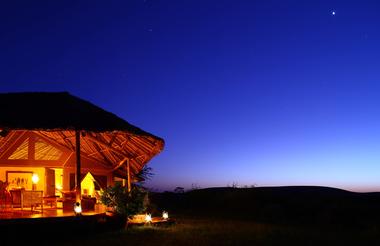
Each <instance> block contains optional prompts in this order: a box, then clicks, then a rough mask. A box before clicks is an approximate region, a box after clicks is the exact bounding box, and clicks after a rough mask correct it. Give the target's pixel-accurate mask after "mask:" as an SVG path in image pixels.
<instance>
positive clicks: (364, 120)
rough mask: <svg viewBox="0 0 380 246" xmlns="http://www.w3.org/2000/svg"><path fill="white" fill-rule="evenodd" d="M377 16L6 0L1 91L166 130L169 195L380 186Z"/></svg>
mask: <svg viewBox="0 0 380 246" xmlns="http://www.w3.org/2000/svg"><path fill="white" fill-rule="evenodd" d="M4 2H9V3H4ZM10 4H11V5H10ZM333 12H335V14H333ZM379 13H380V3H379V2H378V1H362V0H361V1H301V0H300V1H285V0H278V1H268V0H262V1H253V0H252V1H250V0H247V1H238V0H229V1H223V0H199V1H198V0H166V1H159V0H157V1H156V0H146V1H144V0H130V1H76V0H75V1H69V0H65V1H51V0H49V1H3V2H2V3H0V45H1V49H0V83H1V86H0V92H17V91H69V92H70V93H72V94H74V95H76V96H79V97H81V98H84V99H86V100H89V101H91V102H93V103H94V104H96V105H98V106H100V107H102V108H104V109H106V110H108V111H111V112H113V113H115V114H117V115H119V116H120V117H122V118H124V119H126V120H127V121H128V122H130V123H132V124H134V125H136V126H138V127H141V128H142V129H144V130H146V131H149V132H151V133H153V134H155V135H157V136H160V137H162V138H164V139H165V141H166V146H165V149H164V151H163V152H162V153H161V154H160V155H159V156H157V157H156V158H154V159H153V160H152V161H151V162H150V164H149V165H150V166H151V167H152V168H153V169H154V173H155V176H154V178H153V179H152V180H151V181H150V182H149V183H148V186H149V187H153V188H157V189H160V190H172V189H173V188H175V187H176V186H183V187H185V188H190V187H191V186H192V185H193V186H196V187H202V188H205V187H210V186H227V185H232V184H233V183H237V184H238V185H249V186H250V185H257V186H277V185H323V186H333V187H339V188H344V189H349V190H355V191H375V190H376V191H379V190H380V14H379ZM47 103H48V102H47Z"/></svg>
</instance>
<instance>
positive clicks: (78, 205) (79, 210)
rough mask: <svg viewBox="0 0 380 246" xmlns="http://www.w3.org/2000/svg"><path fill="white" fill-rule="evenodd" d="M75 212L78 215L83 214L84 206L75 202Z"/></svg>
mask: <svg viewBox="0 0 380 246" xmlns="http://www.w3.org/2000/svg"><path fill="white" fill-rule="evenodd" d="M74 213H75V215H77V216H79V215H81V214H82V206H81V205H80V203H79V202H76V203H74Z"/></svg>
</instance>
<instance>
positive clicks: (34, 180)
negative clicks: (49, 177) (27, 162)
mask: <svg viewBox="0 0 380 246" xmlns="http://www.w3.org/2000/svg"><path fill="white" fill-rule="evenodd" d="M38 181H40V177H38V174H37V173H33V175H32V182H33V184H37V183H38Z"/></svg>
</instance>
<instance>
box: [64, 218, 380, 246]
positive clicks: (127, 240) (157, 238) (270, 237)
mask: <svg viewBox="0 0 380 246" xmlns="http://www.w3.org/2000/svg"><path fill="white" fill-rule="evenodd" d="M379 243H380V227H378V226H374V227H371V228H366V229H363V230H360V229H357V228H355V229H354V228H352V227H350V226H347V227H346V226H340V227H335V226H330V225H325V226H320V225H318V226H314V225H308V226H300V225H298V226H289V225H274V224H262V223H256V222H254V221H243V220H215V219H211V218H196V219H195V218H187V217H184V218H181V219H179V220H178V223H177V224H176V225H173V226H170V227H167V228H165V227H153V226H142V227H133V228H128V229H125V230H121V231H117V232H108V233H101V234H98V235H93V236H92V237H89V238H81V239H75V240H74V239H73V240H69V241H66V242H64V243H62V244H57V245H61V246H64V245H73V246H76V245H78V246H79V245H81V246H82V245H83V246H86V245H92V246H96V245H108V246H111V245H115V246H118V245H133V246H138V245H173V246H174V245H184V246H187V245H189V246H190V245H221V246H227V245H370V244H372V245H375V244H379Z"/></svg>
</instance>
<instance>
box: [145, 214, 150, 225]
mask: <svg viewBox="0 0 380 246" xmlns="http://www.w3.org/2000/svg"><path fill="white" fill-rule="evenodd" d="M145 222H146V223H150V222H152V215H150V214H146V215H145Z"/></svg>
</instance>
